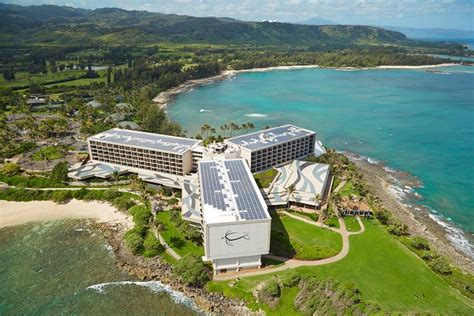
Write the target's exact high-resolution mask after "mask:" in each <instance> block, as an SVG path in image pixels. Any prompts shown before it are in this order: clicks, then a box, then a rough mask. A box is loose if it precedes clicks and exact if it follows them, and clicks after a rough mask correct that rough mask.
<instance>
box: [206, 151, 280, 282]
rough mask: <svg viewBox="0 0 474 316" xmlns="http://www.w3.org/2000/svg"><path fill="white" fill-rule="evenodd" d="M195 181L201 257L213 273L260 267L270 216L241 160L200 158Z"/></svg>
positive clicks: (268, 238)
mask: <svg viewBox="0 0 474 316" xmlns="http://www.w3.org/2000/svg"><path fill="white" fill-rule="evenodd" d="M199 184H200V188H201V207H202V211H201V212H202V228H203V231H204V249H205V259H207V260H212V263H213V267H214V271H215V272H216V273H219V272H225V271H239V270H240V269H241V268H257V267H260V265H261V255H262V254H268V252H269V251H270V231H271V217H270V215H269V214H268V210H267V205H266V204H265V201H264V199H263V197H262V194H261V193H260V190H259V188H258V187H257V185H256V183H255V180H254V179H253V176H252V174H251V172H250V169H249V167H248V166H247V164H246V163H245V161H244V160H243V159H229V160H228V159H219V160H201V161H199Z"/></svg>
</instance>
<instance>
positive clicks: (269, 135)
mask: <svg viewBox="0 0 474 316" xmlns="http://www.w3.org/2000/svg"><path fill="white" fill-rule="evenodd" d="M312 134H316V133H315V132H313V131H310V130H307V129H304V128H301V127H297V126H294V125H283V126H278V127H273V128H269V129H266V130H263V131H258V132H254V133H250V134H245V135H241V136H237V137H233V138H229V139H227V140H226V142H227V143H231V144H234V145H237V146H240V147H243V148H246V149H249V150H251V151H253V150H258V149H262V148H265V147H269V146H274V145H278V144H281V143H286V142H288V141H291V140H293V139H298V138H301V137H303V136H308V135H312Z"/></svg>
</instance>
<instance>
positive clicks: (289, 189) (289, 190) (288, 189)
mask: <svg viewBox="0 0 474 316" xmlns="http://www.w3.org/2000/svg"><path fill="white" fill-rule="evenodd" d="M285 191H286V194H287V195H288V201H287V203H286V208H288V207H289V206H290V198H292V197H294V195H295V192H296V187H295V185H294V184H291V185H289V186H287V187H286V188H285Z"/></svg>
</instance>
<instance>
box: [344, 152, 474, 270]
mask: <svg viewBox="0 0 474 316" xmlns="http://www.w3.org/2000/svg"><path fill="white" fill-rule="evenodd" d="M344 154H345V155H346V156H347V157H348V158H349V159H350V160H351V161H352V162H354V163H355V164H356V165H357V167H358V169H359V171H360V172H361V173H362V175H363V178H364V180H365V182H366V184H367V185H368V186H369V187H370V188H371V190H372V191H373V192H374V194H375V196H377V197H378V198H379V199H380V201H381V205H382V206H383V207H384V208H385V209H387V210H388V211H390V212H391V213H392V214H393V215H394V216H395V217H396V218H398V219H399V220H400V221H401V222H402V223H403V224H406V225H407V226H408V229H409V232H410V233H411V234H413V235H419V236H422V237H424V238H426V239H427V240H429V242H430V244H431V245H432V247H433V248H434V249H435V250H436V251H438V252H440V253H442V254H444V255H445V256H447V257H448V258H450V260H452V262H453V263H454V264H455V265H456V266H457V267H459V268H461V269H462V270H464V271H468V272H469V273H474V262H473V260H472V259H471V258H470V257H469V255H468V254H467V253H465V252H463V251H462V250H461V249H458V248H457V247H456V246H455V245H453V243H452V241H451V240H450V238H449V235H448V231H447V230H446V228H445V227H444V225H442V224H441V223H440V222H439V221H437V220H435V219H434V218H433V216H432V214H431V213H430V212H429V209H428V208H427V207H423V206H421V205H416V206H415V205H410V201H408V200H409V199H408V197H407V195H408V194H411V195H413V196H415V197H417V198H418V199H420V198H421V197H418V196H417V193H416V192H415V191H414V190H413V189H414V188H416V187H417V186H419V185H420V182H419V180H418V179H417V178H415V177H413V176H411V175H410V174H408V173H405V172H400V171H397V170H392V169H390V168H388V167H385V166H384V165H383V164H381V163H380V162H378V161H377V162H373V161H369V160H370V158H367V157H364V156H360V155H357V154H354V153H348V152H344ZM397 176H398V177H397ZM402 189H403V192H401V190H402ZM462 232H463V233H464V234H466V232H465V231H462ZM464 237H465V236H464ZM466 241H469V240H467V238H466Z"/></svg>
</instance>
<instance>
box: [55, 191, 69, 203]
mask: <svg viewBox="0 0 474 316" xmlns="http://www.w3.org/2000/svg"><path fill="white" fill-rule="evenodd" d="M71 198H72V193H71V191H54V192H53V201H54V202H56V203H66V202H69V200H71Z"/></svg>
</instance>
